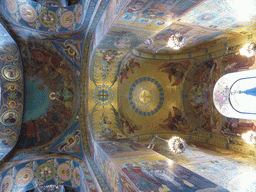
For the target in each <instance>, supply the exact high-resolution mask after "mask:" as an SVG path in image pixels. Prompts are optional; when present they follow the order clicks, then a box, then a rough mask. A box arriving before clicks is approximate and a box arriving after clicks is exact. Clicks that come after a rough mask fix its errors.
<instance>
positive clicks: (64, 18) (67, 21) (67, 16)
mask: <svg viewBox="0 0 256 192" xmlns="http://www.w3.org/2000/svg"><path fill="white" fill-rule="evenodd" d="M74 20H75V16H74V13H73V12H72V11H66V12H64V13H63V14H62V15H61V17H60V24H61V26H62V27H65V28H68V27H70V26H71V25H72V24H73V22H74Z"/></svg>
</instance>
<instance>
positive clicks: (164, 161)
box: [156, 159, 168, 165]
mask: <svg viewBox="0 0 256 192" xmlns="http://www.w3.org/2000/svg"><path fill="white" fill-rule="evenodd" d="M156 163H158V164H160V165H163V164H168V161H167V160H165V159H157V160H156Z"/></svg>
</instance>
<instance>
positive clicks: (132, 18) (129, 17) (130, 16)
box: [121, 15, 136, 21]
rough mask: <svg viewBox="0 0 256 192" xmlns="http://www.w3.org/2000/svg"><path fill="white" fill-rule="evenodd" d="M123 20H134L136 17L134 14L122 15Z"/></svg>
mask: <svg viewBox="0 0 256 192" xmlns="http://www.w3.org/2000/svg"><path fill="white" fill-rule="evenodd" d="M121 19H122V20H123V21H134V20H135V19H136V16H134V15H123V16H122V17H121Z"/></svg>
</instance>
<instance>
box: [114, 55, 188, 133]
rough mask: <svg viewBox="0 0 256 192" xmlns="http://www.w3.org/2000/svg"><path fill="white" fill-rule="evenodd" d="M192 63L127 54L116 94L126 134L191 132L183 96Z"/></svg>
mask: <svg viewBox="0 0 256 192" xmlns="http://www.w3.org/2000/svg"><path fill="white" fill-rule="evenodd" d="M190 65H191V63H190V62H189V61H184V62H176V63H171V62H168V61H164V60H150V59H143V58H139V57H136V56H132V55H129V54H128V55H127V56H126V57H125V59H124V60H123V62H122V65H121V68H120V73H119V82H118V96H117V97H118V108H119V115H120V122H121V124H122V126H123V127H124V131H125V133H126V134H127V135H129V136H135V135H138V134H144V133H156V132H157V133H161V132H171V131H173V130H175V131H177V130H178V131H182V130H183V131H186V132H187V131H188V132H189V129H190V126H189V124H188V123H187V122H186V121H185V120H184V114H183V103H182V97H181V96H182V84H183V81H184V80H185V74H186V72H187V70H188V68H189V67H190ZM175 118H176V119H175ZM179 124H183V126H180V125H179ZM184 129H186V130H184Z"/></svg>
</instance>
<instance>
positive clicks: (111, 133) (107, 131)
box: [102, 128, 114, 137]
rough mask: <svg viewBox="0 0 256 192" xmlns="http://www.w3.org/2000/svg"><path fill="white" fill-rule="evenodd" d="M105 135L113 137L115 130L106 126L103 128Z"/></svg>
mask: <svg viewBox="0 0 256 192" xmlns="http://www.w3.org/2000/svg"><path fill="white" fill-rule="evenodd" d="M102 133H103V135H105V136H107V137H112V136H113V135H114V131H113V130H112V129H109V128H105V129H103V130H102Z"/></svg>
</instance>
